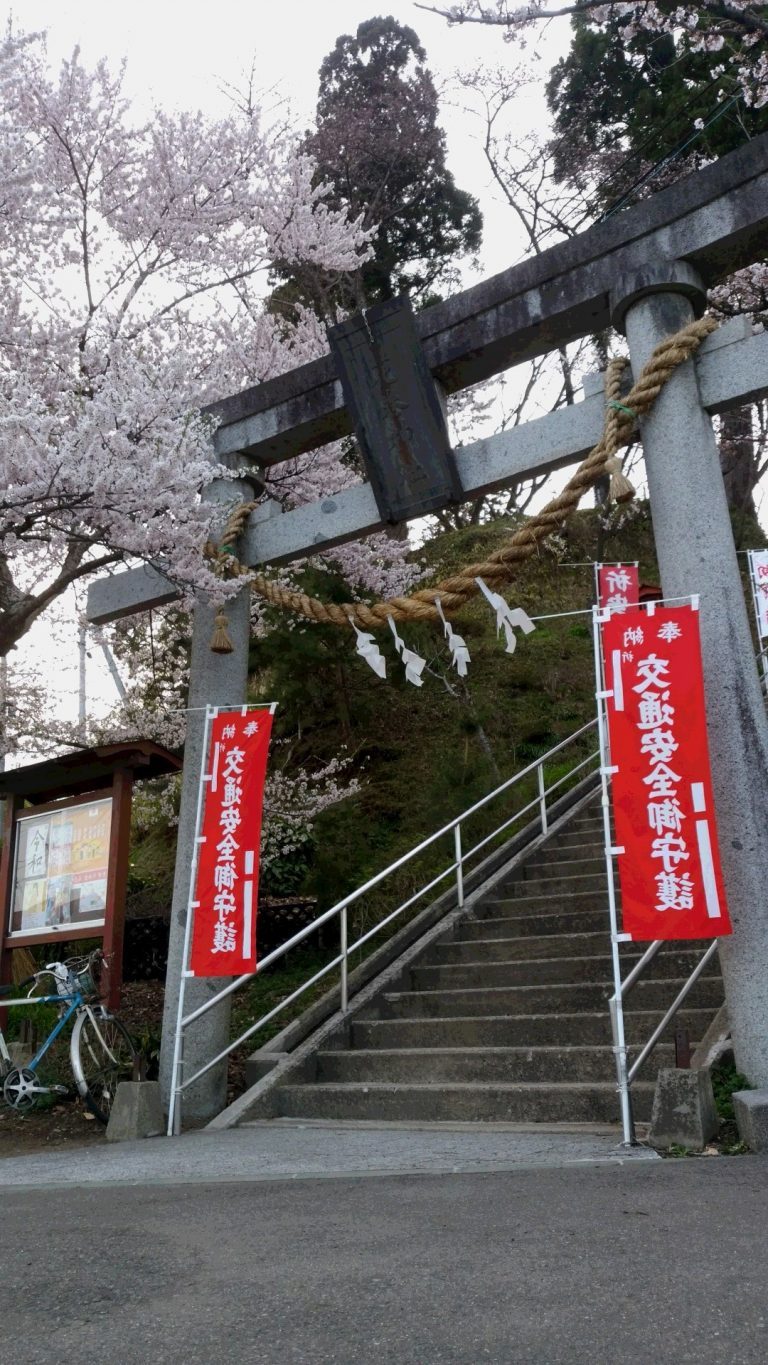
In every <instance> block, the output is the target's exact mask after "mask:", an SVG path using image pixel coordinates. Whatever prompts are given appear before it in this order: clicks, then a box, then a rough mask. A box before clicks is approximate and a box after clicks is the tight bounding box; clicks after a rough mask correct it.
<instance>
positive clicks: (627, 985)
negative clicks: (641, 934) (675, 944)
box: [611, 938, 668, 1000]
mask: <svg viewBox="0 0 768 1365" xmlns="http://www.w3.org/2000/svg"><path fill="white" fill-rule="evenodd" d="M666 942H668V940H667V939H663V938H655V939H654V940H653V943H652V944H651V945H650V947H648V948H646V950H645V952H644V953H643V956H642V957H641V958H640V959H639V961H638V962H636V963H635V965H634V967H633V968H632V971H631V972H627V975H626V976H625V977H624V980H623V981H622V983H621V992H620V994H621V998H622V1000H626V998H627V996H628V995H629V992H630V991H631V989H632V987H633V986H634V984H635V982H636V981H637V978H638V977H639V976H640V974H641V973H642V972H643V971H644V970H645V968H646V967H647V966H648V963H649V962H652V961H653V959H654V958H655V956H656V954H657V952H658V951H659V948H660V947H661V945H662V943H666ZM611 999H613V1000H615V999H616V996H615V995H614V996H612V997H611Z"/></svg>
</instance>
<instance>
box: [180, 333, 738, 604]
mask: <svg viewBox="0 0 768 1365" xmlns="http://www.w3.org/2000/svg"><path fill="white" fill-rule="evenodd" d="M717 326H718V323H717V322H716V321H715V320H714V318H707V317H705V318H701V319H699V320H698V321H696V322H691V323H689V325H688V326H687V327H683V328H682V329H681V330H680V331H679V332H676V333H675V334H674V336H671V337H667V338H666V340H665V341H662V342H661V343H660V344H659V345H658V346H657V347H656V349H655V350H654V351H653V353H652V354H651V356H650V357H649V359H648V361H647V363H646V364H645V366H644V367H643V370H642V373H641V374H640V376H639V378H638V380H637V382H636V383H635V384H634V385H633V387H632V388H631V390H630V392H629V393H628V394H627V397H626V398H625V399H622V401H621V402H619V394H620V390H621V377H622V374H623V371H624V369H625V367H626V366H627V364H628V363H629V362H628V361H627V360H625V359H618V360H613V361H611V363H610V364H609V366H608V368H607V370H606V374H605V398H606V408H605V424H604V427H603V434H602V436H601V437H600V440H599V441H598V443H597V445H596V446H594V447H593V449H592V450H591V451H590V453H589V455H587V456H586V458H585V459H584V460H583V461H582V463H581V464H580V465H579V467H578V469H577V470H576V473H575V474H574V475H573V476H572V478H570V479H569V480H568V483H567V484H566V485H565V488H564V489H563V490H562V492H561V493H559V494H558V496H557V497H556V498H553V499H552V501H551V502H548V503H547V505H546V507H543V508H542V509H541V511H540V512H537V513H535V515H534V516H532V517H530V519H529V520H528V521H527V522H526V523H525V525H524V526H521V527H520V528H519V529H518V530H517V531H515V532H514V533H513V535H511V536H510V538H509V540H508V541H506V543H505V544H504V545H502V546H501V547H500V548H499V549H498V550H495V551H494V553H493V554H491V555H489V556H488V558H487V559H484V560H482V561H481V562H480V563H478V564H469V565H467V567H466V568H465V569H463V570H462V571H461V572H460V573H458V574H454V575H452V576H451V577H450V578H444V579H443V580H442V582H440V583H437V584H436V585H435V586H434V587H431V588H422V589H421V590H420V591H418V592H414V593H412V594H411V595H410V596H408V597H392V598H390V599H389V600H388V601H385V602H375V603H373V605H370V606H369V605H367V604H366V603H364V602H342V603H335V602H321V601H320V600H319V598H317V597H308V596H307V595H306V594H305V593H301V592H292V591H290V590H289V589H287V588H282V587H280V586H279V584H277V583H273V582H272V581H271V580H270V579H268V578H265V577H264V575H263V574H259V573H253V572H252V571H251V570H250V569H248V568H246V567H245V566H244V565H242V564H240V563H239V561H238V560H237V559H236V558H235V556H234V554H233V552H232V548H233V547H234V544H235V543H236V541H237V539H238V537H239V536H240V534H241V533H242V530H243V527H244V526H245V523H246V521H247V520H248V517H249V516H250V513H251V512H252V511H253V509H254V507H255V506H256V505H257V504H256V503H255V502H246V503H239V504H238V505H237V506H236V507H235V508H233V511H232V514H231V516H230V518H229V520H228V522H227V525H226V527H225V529H224V534H223V537H222V546H221V547H217V546H212V545H210V544H209V545H208V546H207V549H208V551H209V553H210V554H211V556H212V558H214V559H215V561H216V562H217V563H218V564H219V566H220V568H221V570H222V572H223V574H224V575H225V576H226V577H231V576H232V575H247V576H249V577H250V579H251V585H252V587H253V589H254V591H255V592H256V593H258V595H259V596H260V597H263V598H264V599H265V600H266V601H267V602H270V603H271V604H272V605H273V606H276V607H282V608H283V609H284V610H287V611H293V612H295V613H296V614H297V615H299V616H304V617H307V618H308V619H309V620H310V621H317V622H319V623H321V624H323V625H334V626H347V627H348V628H349V626H350V625H351V623H353V622H354V624H355V625H357V626H359V627H361V628H362V629H364V630H376V629H377V628H379V627H380V626H384V625H386V624H387V617H389V616H391V617H392V618H393V620H395V621H436V620H438V613H437V608H436V607H435V598H439V599H440V603H441V605H442V608H443V610H444V612H445V613H446V615H448V614H449V613H451V612H455V611H457V610H458V608H459V607H461V606H463V605H464V603H465V602H467V601H468V600H469V599H470V598H471V597H473V596H475V594H476V593H477V592H478V587H477V583H476V581H475V580H476V579H477V578H482V579H484V580H485V581H486V582H487V583H488V584H489V585H490V586H491V587H492V588H498V587H500V586H501V585H502V584H504V583H506V582H508V581H509V579H511V578H512V577H513V575H514V573H515V569H516V566H517V565H518V564H521V563H523V562H524V561H525V560H526V559H530V557H531V556H532V555H533V554H534V553H535V552H536V550H537V549H538V547H539V545H540V544H541V542H542V541H544V540H545V539H546V538H547V536H550V535H552V533H553V532H554V531H557V530H559V528H560V527H561V526H562V525H563V524H564V522H565V521H567V519H568V517H569V516H570V514H571V512H573V511H574V510H575V508H576V507H577V506H578V504H579V502H580V501H581V498H582V497H583V495H584V494H585V493H586V492H587V491H588V489H590V488H592V487H593V485H594V484H595V483H596V482H597V480H598V479H599V478H600V477H601V476H602V475H604V474H605V473H606V472H613V473H615V472H616V471H617V469H620V462H619V461H618V460H614V456H615V454H616V451H617V450H618V449H619V447H620V446H622V445H627V444H628V443H629V440H630V437H631V435H632V431H633V428H634V425H635V419H636V417H642V416H644V415H645V414H646V413H648V412H650V410H651V408H652V407H653V404H654V403H655V401H656V399H657V398H658V396H659V394H660V393H661V390H662V389H663V387H664V385H665V384H666V382H667V380H668V379H669V377H670V375H671V374H672V373H673V372H674V370H675V369H676V368H677V366H678V365H681V364H682V363H683V362H684V361H686V360H689V359H690V357H691V356H692V355H693V354H694V352H695V351H696V350H697V349H698V347H699V346H700V345H701V343H702V341H704V339H705V337H707V336H709V335H710V333H711V332H714V331H715V330H716V329H717ZM230 547H232V548H230Z"/></svg>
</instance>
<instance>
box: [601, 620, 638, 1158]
mask: <svg viewBox="0 0 768 1365" xmlns="http://www.w3.org/2000/svg"><path fill="white" fill-rule="evenodd" d="M609 616H610V612H609V611H608V612H606V611H601V610H600V609H599V608H598V607H597V606H596V607H595V608H594V610H593V612H592V638H593V644H594V653H595V684H596V689H595V701H596V702H597V733H598V740H599V745H600V783H601V787H602V800H601V805H602V811H603V843H604V846H605V873H606V880H607V883H608V912H609V916H610V922H611V962H612V966H613V992H614V993H613V1001H612V1002H611V1027H612V1030H613V1041H614V1049H613V1050H614V1056H615V1059H616V1076H617V1081H618V1087H617V1088H618V1092H619V1104H620V1106H621V1128H622V1133H623V1145H624V1146H625V1147H632V1146H634V1143H635V1125H634V1121H633V1118H632V1102H631V1099H630V1094H629V1081H628V1079H627V1045H626V1039H625V1037H624V1003H623V1000H622V984H623V983H622V979H621V960H620V958H619V942H620V939H619V923H618V912H617V909H616V882H615V878H614V867H613V855H614V851H615V850H614V848H613V840H612V838H611V805H610V796H609V788H608V778H609V776H610V773H611V772H612V771H613V769H612V768H611V767H610V755H609V746H608V734H607V726H606V717H605V702H606V697H607V696H608V695H612V694H609V693H607V692H606V690H605V685H604V681H603V679H604V666H603V654H602V648H601V640H600V624H601V622H602V621H606V620H607V619H608V617H609Z"/></svg>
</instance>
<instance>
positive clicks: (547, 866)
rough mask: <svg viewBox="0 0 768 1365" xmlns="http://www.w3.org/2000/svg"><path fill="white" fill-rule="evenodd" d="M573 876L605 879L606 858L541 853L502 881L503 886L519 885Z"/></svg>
mask: <svg viewBox="0 0 768 1365" xmlns="http://www.w3.org/2000/svg"><path fill="white" fill-rule="evenodd" d="M571 877H602V879H603V881H605V858H604V857H599V856H598V857H592V858H590V857H588V856H587V855H586V854H584V855H583V856H574V857H572V858H561V857H555V856H554V851H553V852H552V853H550V854H549V855H547V854H544V853H539V854H537V855H536V857H535V858H532V859H531V861H530V862H528V863H524V865H523V866H522V867H521V868H520V869H519V871H517V872H515V873H513V874H512V876H511V877H509V879H508V880H507V881H505V882H502V886H505V887H506V886H519V884H520V882H540V881H562V880H563V879H564V878H571Z"/></svg>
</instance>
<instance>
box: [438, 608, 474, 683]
mask: <svg viewBox="0 0 768 1365" xmlns="http://www.w3.org/2000/svg"><path fill="white" fill-rule="evenodd" d="M435 606H436V607H437V614H438V616H439V617H440V620H441V621H442V623H443V630H444V631H445V638H446V640H447V641H448V648H449V649H450V651H451V663H452V664H453V666H454V668H455V669H456V672H457V673H458V675H459V677H460V678H466V676H467V664H468V663H471V659H470V657H469V650H468V649H467V646H466V643H465V641H464V639H463V638H462V636H461V635H457V634H456V632H455V631H454V629H453V626H452V625H451V623H450V621H446V619H445V616H444V615H443V608H442V605H441V603H440V598H439V597H436V598H435Z"/></svg>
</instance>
